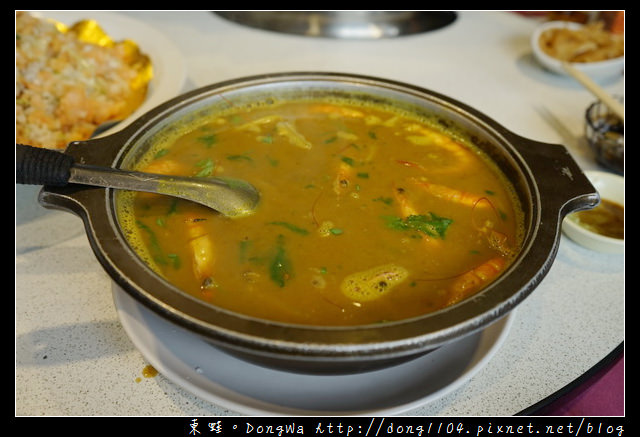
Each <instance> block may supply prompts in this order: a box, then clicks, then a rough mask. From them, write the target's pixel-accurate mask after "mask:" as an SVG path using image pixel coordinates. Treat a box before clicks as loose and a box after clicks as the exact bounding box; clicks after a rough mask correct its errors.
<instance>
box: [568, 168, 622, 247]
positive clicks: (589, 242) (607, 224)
mask: <svg viewBox="0 0 640 437" xmlns="http://www.w3.org/2000/svg"><path fill="white" fill-rule="evenodd" d="M585 175H586V176H587V177H588V178H589V180H590V181H591V183H592V184H593V186H594V187H595V188H596V190H597V191H598V193H599V194H600V199H601V200H600V205H598V206H597V207H595V208H594V209H593V210H589V211H578V212H575V213H572V214H569V215H568V216H567V217H566V218H565V219H564V221H563V222H562V230H563V231H564V233H565V234H566V235H567V236H568V237H569V238H571V239H572V240H573V241H575V242H576V243H578V244H580V245H582V246H584V247H586V248H588V249H591V250H595V251H598V252H605V253H622V252H623V251H624V178H623V177H622V176H618V175H615V174H613V173H608V172H603V171H587V172H585ZM618 237H621V238H618Z"/></svg>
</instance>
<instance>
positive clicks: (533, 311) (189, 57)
mask: <svg viewBox="0 0 640 437" xmlns="http://www.w3.org/2000/svg"><path fill="white" fill-rule="evenodd" d="M121 13H122V14H125V15H127V16H129V17H130V18H133V19H135V20H139V21H140V22H143V23H145V24H146V25H149V26H152V27H153V28H154V29H156V30H158V31H159V32H161V33H162V34H164V35H165V36H166V37H167V38H169V39H170V40H171V41H173V43H174V44H175V45H176V46H177V48H178V49H179V50H180V52H181V53H182V56H183V60H184V62H185V63H186V68H187V80H186V82H185V84H184V87H183V90H184V91H187V90H189V89H192V88H194V87H198V86H203V85H207V84H210V83H213V82H217V81H221V80H226V79H232V78H236V77H240V76H245V75H253V74H260V73H268V72H277V71H300V70H313V71H339V72H348V73H359V74H367V75H373V76H379V77H384V78H389V79H394V80H399V81H404V82H407V83H411V84H415V85H418V86H422V87H425V88H428V89H431V90H434V91H437V92H439V93H442V94H445V95H448V96H450V97H453V98H455V99H457V100H459V101H462V102H464V103H466V104H468V105H470V106H472V107H475V108H476V109H478V110H480V111H482V112H484V113H486V114H487V115H489V116H490V117H492V118H494V119H495V120H496V121H498V122H499V123H501V124H503V125H504V126H505V127H507V128H508V129H510V130H512V131H514V132H515V133H518V134H520V135H523V136H525V137H528V138H531V139H534V140H539V141H544V142H550V143H560V144H563V145H565V146H566V147H567V148H568V150H569V151H570V153H571V155H573V157H574V158H575V159H576V161H577V162H578V163H579V165H580V166H581V167H582V168H583V169H585V170H589V169H598V167H597V165H596V164H595V162H594V161H593V156H592V154H591V152H590V150H589V148H588V146H587V144H586V141H585V139H584V137H583V114H584V111H585V109H586V107H587V106H588V105H589V104H590V103H591V102H592V101H594V97H592V96H591V95H590V94H589V92H588V91H586V90H584V89H583V88H582V87H581V86H580V85H578V84H577V83H575V82H574V81H572V80H571V79H569V78H567V77H561V76H557V75H554V74H551V73H548V72H546V71H543V70H541V68H540V67H539V66H538V65H537V64H536V63H535V61H534V59H533V58H532V53H531V50H530V47H529V35H530V34H531V32H532V30H533V28H534V27H535V25H536V23H537V22H536V21H535V20H532V19H528V18H524V17H521V16H518V15H516V14H512V13H506V12H460V13H459V15H458V18H457V20H456V21H455V22H454V23H453V24H452V25H450V26H448V27H446V28H445V29H442V30H438V31H434V32H428V33H424V34H419V35H414V36H407V37H401V38H395V39H387V40H378V41H353V40H351V41H347V40H332V39H324V38H309V37H298V36H291V35H285V34H280V33H273V32H266V31H260V30H255V29H251V28H248V27H243V26H239V25H236V24H234V23H230V22H228V21H225V20H223V19H222V18H219V17H218V16H216V15H214V14H212V13H209V12H206V11H187V12H180V11H166V12H165V11H153V12H152V11H135V12H133V11H127V12H121ZM89 15H90V14H89ZM602 85H603V86H604V87H605V89H607V90H608V91H609V92H611V93H618V94H623V93H624V79H623V78H622V77H620V78H618V79H617V80H613V81H609V82H605V83H602ZM37 192H38V187H33V186H16V235H15V244H16V266H15V267H16V293H15V318H16V320H15V321H16V324H15V329H16V332H15V334H16V338H15V347H16V375H15V376H16V378H15V396H16V408H15V412H16V415H18V416H94V415H97V416H146V415H151V416H164V415H170V416H204V415H208V416H210V415H220V416H223V415H237V414H238V413H237V412H235V411H232V410H228V409H226V408H224V407H221V406H218V405H215V404H212V403H209V402H207V401H204V400H202V399H200V398H198V397H196V396H195V395H193V394H191V393H190V392H188V391H186V390H184V389H183V388H181V387H180V386H179V385H177V384H175V383H174V382H172V381H171V380H169V379H168V378H166V377H165V376H164V375H162V374H159V375H157V376H155V377H153V378H145V377H143V376H142V371H143V369H144V367H145V366H146V365H147V364H148V363H147V362H146V361H145V359H144V357H143V356H142V355H141V353H140V352H139V351H138V350H137V349H136V348H135V346H134V345H133V343H132V342H131V340H130V339H129V337H128V336H127V334H126V333H125V331H124V330H123V327H122V325H121V324H120V321H119V318H118V315H117V313H116V309H115V308H114V301H113V297H112V293H111V281H110V278H109V277H108V276H107V274H106V273H105V272H104V271H103V270H102V268H101V267H100V265H99V263H98V261H97V260H96V258H95V257H94V255H93V253H92V251H91V249H90V247H89V244H88V241H87V238H86V235H85V234H84V229H83V225H82V223H81V221H80V219H79V218H77V217H75V216H73V215H71V214H69V213H66V212H61V211H52V210H47V209H44V208H42V207H41V206H40V205H39V204H38V203H37V200H36V196H37ZM624 315H625V314H624V256H623V255H616V254H614V255H612V254H601V253H597V252H592V251H590V250H587V249H585V248H583V247H581V246H578V245H577V244H575V243H574V242H573V241H571V240H569V239H568V238H567V237H566V236H564V235H563V236H562V239H561V242H560V248H559V251H558V254H557V258H556V260H555V262H554V264H553V266H552V268H551V270H550V272H549V273H548V275H547V276H546V277H545V279H544V280H543V281H542V283H541V284H540V285H539V286H538V287H537V289H536V290H535V291H534V292H533V294H532V295H531V296H530V297H528V298H527V299H526V300H525V301H524V302H523V303H522V304H521V305H520V306H519V308H518V311H517V312H516V314H515V319H514V322H513V326H512V328H511V330H510V331H509V334H508V337H507V338H506V340H505V342H504V344H503V345H502V347H501V348H500V350H499V351H498V352H497V353H496V354H495V356H494V357H493V358H492V359H491V360H490V361H489V363H488V364H487V365H486V366H485V367H484V368H482V369H481V370H480V372H478V373H477V374H476V375H475V376H474V377H473V378H472V379H470V380H469V381H467V382H466V383H465V384H463V385H462V386H461V387H458V388H457V389H456V390H454V391H452V392H450V393H448V394H446V395H445V396H444V397H441V398H439V399H437V400H435V401H433V402H430V403H428V404H426V405H424V406H421V407H419V408H416V409H413V410H411V411H408V412H407V413H406V414H410V415H429V416H434V415H440V416H447V415H463V416H469V415H485V416H494V415H500V416H505V415H513V414H517V413H519V412H520V411H522V410H524V409H527V408H528V407H530V406H531V405H533V404H536V403H537V402H539V401H541V400H543V399H544V398H546V397H547V396H549V395H552V394H553V393H554V392H556V391H557V390H559V389H561V388H562V387H564V386H565V385H566V384H569V383H571V382H572V381H573V380H575V379H576V378H578V377H580V376H581V375H582V374H583V373H584V372H586V371H588V370H589V369H590V368H592V367H593V366H594V365H596V364H597V363H598V362H599V361H600V360H602V359H603V358H604V357H605V356H607V355H608V354H609V353H610V352H611V351H612V350H614V349H615V348H616V346H618V345H619V344H620V343H621V342H623V341H624V327H625V324H624V323H625V320H624Z"/></svg>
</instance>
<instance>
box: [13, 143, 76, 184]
mask: <svg viewBox="0 0 640 437" xmlns="http://www.w3.org/2000/svg"><path fill="white" fill-rule="evenodd" d="M73 164H74V159H73V157H72V156H70V155H66V154H64V153H62V152H58V151H55V150H51V149H43V148H40V147H33V146H25V145H23V144H16V183H18V184H28V185H53V186H57V187H63V186H65V185H67V183H68V182H69V176H70V169H71V167H72V166H73Z"/></svg>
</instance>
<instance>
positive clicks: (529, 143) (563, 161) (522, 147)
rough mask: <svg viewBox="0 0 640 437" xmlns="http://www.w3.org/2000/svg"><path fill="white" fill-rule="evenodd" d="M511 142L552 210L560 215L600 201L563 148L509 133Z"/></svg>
mask: <svg viewBox="0 0 640 437" xmlns="http://www.w3.org/2000/svg"><path fill="white" fill-rule="evenodd" d="M510 134H511V135H512V136H513V137H514V138H513V141H512V144H514V145H515V147H516V149H517V150H518V151H519V152H520V153H521V154H522V155H523V156H524V158H525V161H526V162H527V164H528V166H529V168H531V170H532V173H533V177H534V178H535V181H536V185H537V186H538V189H539V190H540V193H541V195H542V196H544V197H545V203H547V202H548V203H547V204H548V205H550V206H551V210H556V211H560V217H561V218H563V217H564V216H565V215H567V214H569V213H571V212H574V211H579V210H583V209H591V208H593V207H595V206H596V205H598V203H600V195H599V194H598V191H597V190H596V189H595V187H594V186H593V184H592V183H591V181H590V180H589V178H587V176H586V175H585V174H584V172H583V171H582V169H581V168H580V166H579V165H578V164H577V162H576V161H575V160H574V158H573V157H572V156H571V155H570V153H569V151H568V150H567V148H566V147H564V146H563V145H560V144H551V143H543V142H539V141H535V140H531V139H528V138H524V137H521V136H518V135H516V134H513V133H510Z"/></svg>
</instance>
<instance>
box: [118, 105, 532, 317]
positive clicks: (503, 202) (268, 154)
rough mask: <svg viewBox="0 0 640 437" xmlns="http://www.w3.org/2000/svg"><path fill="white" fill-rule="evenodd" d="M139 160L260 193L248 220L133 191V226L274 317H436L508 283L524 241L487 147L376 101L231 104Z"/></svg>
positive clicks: (156, 257)
mask: <svg viewBox="0 0 640 437" xmlns="http://www.w3.org/2000/svg"><path fill="white" fill-rule="evenodd" d="M138 169H140V170H144V171H148V172H155V173H164V174H176V175H177V174H179V175H192V176H204V177H207V176H228V177H235V178H241V179H245V180H247V181H249V182H250V183H252V184H253V185H255V186H256V188H258V190H259V191H260V193H261V203H260V205H259V207H258V210H257V211H256V213H255V214H253V215H251V216H249V217H245V218H240V219H229V218H225V217H223V216H221V215H219V214H217V213H216V212H214V211H211V210H208V209H207V208H205V207H202V206H199V205H195V204H193V203H190V202H187V201H184V200H178V199H175V198H170V197H166V196H160V195H152V194H144V193H138V194H134V193H127V195H128V196H130V200H128V201H124V202H123V203H122V204H123V205H127V202H130V204H128V206H129V207H127V208H123V209H122V211H126V213H122V214H121V216H122V217H121V219H122V223H123V226H124V228H125V229H126V230H127V234H128V236H129V238H130V241H131V243H132V245H133V246H134V247H135V248H136V250H137V251H138V252H139V253H140V254H141V256H142V257H143V258H144V259H146V260H147V261H148V262H149V264H150V265H152V266H153V267H154V268H155V269H156V270H157V271H158V272H159V273H160V274H161V275H163V276H164V277H165V278H166V279H167V280H168V281H170V282H171V283H173V284H175V285H176V286H178V287H179V288H181V289H183V290H185V291H186V292H188V293H190V294H192V295H194V296H197V297H198V298H200V299H203V300H205V301H207V302H210V303H211V304H213V305H215V306H218V307H222V308H226V309H228V310H231V311H234V312H237V313H242V314H245V315H249V316H254V317H258V318H262V319H270V320H276V321H280V322H287V323H299V324H307V325H325V326H326V325H336V326H337V325H359V324H369V323H380V322H387V321H394V320H400V319H405V318H410V317H414V316H419V315H422V314H425V313H429V312H432V311H436V310H438V309H441V308H443V307H446V306H448V305H452V304H455V303H456V302H458V301H460V300H462V299H465V298H467V297H468V296H470V295H472V294H474V293H476V292H478V291H479V290H480V289H482V288H483V287H485V286H486V285H487V284H489V283H490V282H491V281H493V280H494V279H495V278H496V277H498V276H499V275H500V273H501V272H502V271H504V270H505V268H506V267H507V266H508V265H509V263H510V262H511V259H512V257H513V256H514V255H515V253H516V252H517V250H518V247H519V244H520V239H521V234H522V225H521V222H522V218H521V212H520V207H519V205H518V204H517V202H516V200H515V195H514V193H513V190H512V188H511V186H510V185H509V184H508V183H506V181H505V178H504V177H503V176H502V175H501V174H500V173H499V172H498V171H497V169H496V167H495V166H494V165H493V164H491V163H490V162H489V161H488V160H487V159H486V158H485V157H484V156H483V154H482V153H481V152H479V151H478V150H475V149H474V148H472V147H470V146H469V145H468V144H466V143H465V142H464V141H463V140H462V139H460V138H456V137H455V136H453V135H451V134H447V133H445V132H443V131H439V130H438V129H436V127H434V126H433V125H430V124H429V123H428V121H427V120H423V119H420V118H418V117H417V116H414V115H411V114H407V113H401V112H398V111H394V110H392V109H390V108H386V107H378V106H373V105H372V104H359V103H356V102H346V101H337V100H327V101H302V100H301V101H287V102H272V103H270V104H266V105H258V106H255V107H252V108H250V109H247V108H241V107H237V108H236V107H234V106H231V107H230V108H229V109H228V110H226V111H222V112H220V113H216V114H215V115H212V116H210V117H203V118H202V119H199V120H197V121H194V122H190V123H187V124H185V126H184V129H183V130H180V132H177V133H174V134H172V135H168V136H167V137H166V139H165V140H162V141H159V142H158V144H157V145H156V147H155V148H154V149H153V150H151V151H150V152H149V153H148V155H147V156H146V157H145V159H143V160H142V161H141V163H140V166H139V168H138ZM130 211H133V214H132V215H131V214H129V212H130Z"/></svg>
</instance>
